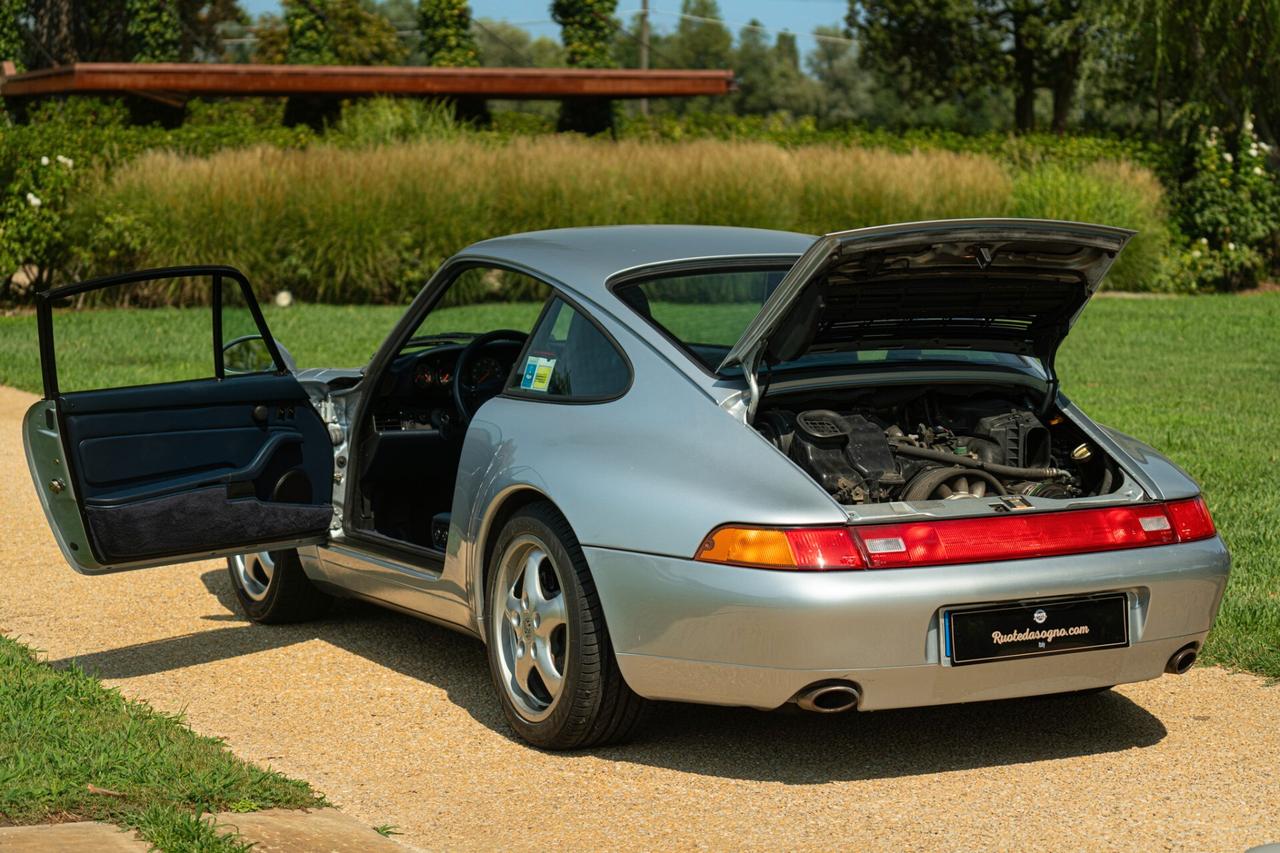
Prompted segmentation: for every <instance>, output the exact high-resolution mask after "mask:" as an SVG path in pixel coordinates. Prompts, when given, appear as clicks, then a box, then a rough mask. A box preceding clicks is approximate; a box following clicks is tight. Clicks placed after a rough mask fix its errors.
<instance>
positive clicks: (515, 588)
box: [491, 534, 569, 722]
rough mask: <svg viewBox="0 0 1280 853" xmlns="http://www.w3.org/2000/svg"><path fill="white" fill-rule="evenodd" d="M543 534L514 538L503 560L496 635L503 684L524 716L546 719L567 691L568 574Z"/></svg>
mask: <svg viewBox="0 0 1280 853" xmlns="http://www.w3.org/2000/svg"><path fill="white" fill-rule="evenodd" d="M549 551H550V549H549V548H548V547H547V546H546V544H545V543H543V542H542V541H541V540H540V539H538V537H536V536H533V535H530V534H526V535H523V536H520V537H518V538H516V539H515V540H513V541H512V542H511V544H510V545H508V546H507V550H506V552H505V553H504V554H503V556H502V560H501V562H500V563H499V568H498V571H499V573H500V574H499V576H498V582H497V585H496V586H495V591H496V594H497V596H498V600H497V601H495V602H494V605H495V606H494V608H493V613H494V619H493V626H492V635H491V640H492V641H493V642H494V643H495V644H496V645H497V650H498V663H499V666H500V668H501V670H502V679H501V680H502V686H503V688H504V689H505V690H506V693H507V696H508V698H509V699H510V700H511V702H512V703H513V704H514V705H515V707H516V709H517V710H518V712H519V713H520V716H521V717H524V718H525V719H526V720H528V721H529V722H538V721H539V720H543V719H546V718H547V716H549V715H550V714H551V711H552V710H553V709H554V708H555V706H556V703H557V702H558V701H559V699H560V696H561V695H562V694H563V693H564V681H565V668H566V665H567V661H568V655H569V621H568V607H567V605H566V602H565V594H564V583H563V576H562V575H561V572H560V568H559V567H558V566H557V565H556V564H555V561H554V560H553V559H552V558H551V556H550V554H549Z"/></svg>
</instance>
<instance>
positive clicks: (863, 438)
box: [789, 409, 903, 502]
mask: <svg viewBox="0 0 1280 853" xmlns="http://www.w3.org/2000/svg"><path fill="white" fill-rule="evenodd" d="M789 455H790V456H791V458H792V459H794V460H795V461H796V463H797V464H798V465H800V467H801V468H804V470H805V471H807V472H808V473H809V475H810V476H811V477H813V478H814V479H815V480H817V481H818V483H819V485H821V486H822V487H823V488H824V489H826V490H827V491H828V492H830V493H831V494H833V495H836V496H837V497H838V498H839V499H841V500H842V502H844V501H862V500H867V499H869V498H871V499H875V498H877V497H879V496H880V494H881V492H882V491H883V489H884V487H885V486H888V485H901V484H902V482H903V479H902V474H901V473H899V471H898V467H897V464H896V463H895V462H894V458H893V453H892V452H891V451H890V450H889V440H888V439H887V438H885V434H884V430H883V429H881V428H880V427H879V426H877V425H876V424H874V423H872V422H871V421H869V420H867V419H866V418H865V417H863V416H862V415H841V414H838V413H836V412H832V411H830V410H827V409H813V410H810V411H807V412H801V413H800V414H799V415H797V416H796V419H795V431H794V433H793V434H792V438H791V446H790V449H789Z"/></svg>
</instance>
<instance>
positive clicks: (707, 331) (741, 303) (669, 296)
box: [616, 267, 787, 370]
mask: <svg viewBox="0 0 1280 853" xmlns="http://www.w3.org/2000/svg"><path fill="white" fill-rule="evenodd" d="M786 274H787V270H786V269H785V268H777V267H775V268H772V269H756V270H731V271H727V272H700V273H691V274H682V275H675V276H668V277H663V278H651V279H647V280H645V281H641V282H636V283H634V284H624V285H622V286H620V287H618V289H617V291H616V293H617V295H618V298H619V299H621V300H622V301H623V302H626V303H627V304H628V305H630V306H631V307H632V309H634V310H635V311H636V312H637V313H638V314H640V316H642V317H644V318H645V319H646V320H648V321H649V322H651V323H653V324H654V325H655V326H657V327H658V328H660V329H661V330H662V331H664V332H666V334H667V335H668V336H669V337H671V338H672V339H674V340H675V341H676V342H677V343H679V344H680V345H681V346H682V347H684V348H685V350H687V351H688V352H689V354H690V355H692V356H693V357H694V358H695V359H697V360H698V361H699V362H701V363H702V364H703V365H704V366H705V367H707V368H708V369H709V370H714V369H715V368H716V367H717V366H718V365H719V364H720V361H721V360H722V359H723V358H724V357H725V355H726V354H727V353H728V352H729V349H730V348H731V347H732V346H733V345H734V344H735V343H736V342H737V340H738V338H739V337H741V336H742V333H743V331H744V330H745V329H746V328H747V325H748V324H749V323H750V322H751V321H752V319H753V318H754V317H755V316H756V314H758V313H759V312H760V306H762V305H764V303H765V300H766V299H768V298H769V296H770V295H771V294H772V293H773V291H774V289H775V288H777V286H778V283H779V282H781V281H782V279H783V277H784V276H785V275H786Z"/></svg>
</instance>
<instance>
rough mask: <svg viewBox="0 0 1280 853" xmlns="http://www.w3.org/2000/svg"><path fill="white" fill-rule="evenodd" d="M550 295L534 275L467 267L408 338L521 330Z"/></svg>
mask: <svg viewBox="0 0 1280 853" xmlns="http://www.w3.org/2000/svg"><path fill="white" fill-rule="evenodd" d="M550 295H551V288H550V286H549V285H547V284H546V283H544V282H541V281H538V280H537V279H536V278H530V277H529V276H527V275H523V274H521V273H518V272H513V271H511V270H505V269H501V268H498V267H471V268H469V269H466V270H463V271H462V272H461V273H459V274H458V277H457V278H455V279H454V280H453V281H452V282H450V283H449V288H448V289H447V290H446V291H445V292H444V294H443V296H441V298H440V301H439V302H438V303H436V305H435V306H434V307H432V309H431V310H430V311H429V312H428V313H427V316H425V317H423V318H422V322H421V323H420V324H419V325H418V328H417V329H415V330H414V332H413V335H412V336H411V339H422V338H429V337H431V336H432V335H449V334H454V333H459V332H461V333H464V334H476V335H478V334H484V333H485V332H492V331H493V330H495V329H517V330H520V331H524V330H526V329H529V328H531V327H532V326H533V323H534V321H535V320H537V319H538V312H540V311H541V310H542V306H543V305H544V304H545V303H546V301H547V297H548V296H550Z"/></svg>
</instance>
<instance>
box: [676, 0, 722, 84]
mask: <svg viewBox="0 0 1280 853" xmlns="http://www.w3.org/2000/svg"><path fill="white" fill-rule="evenodd" d="M667 51H668V52H669V53H670V54H671V56H672V57H673V58H674V59H675V61H676V63H677V64H678V67H680V68H728V67H730V66H731V65H732V64H733V35H732V34H731V33H730V32H729V29H728V28H727V27H726V26H725V25H724V24H723V23H722V22H721V20H720V6H719V5H718V4H717V3H716V0H683V2H682V3H681V4H680V23H679V24H677V25H676V32H675V36H674V37H673V38H672V39H671V40H670V42H668V45H667Z"/></svg>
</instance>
